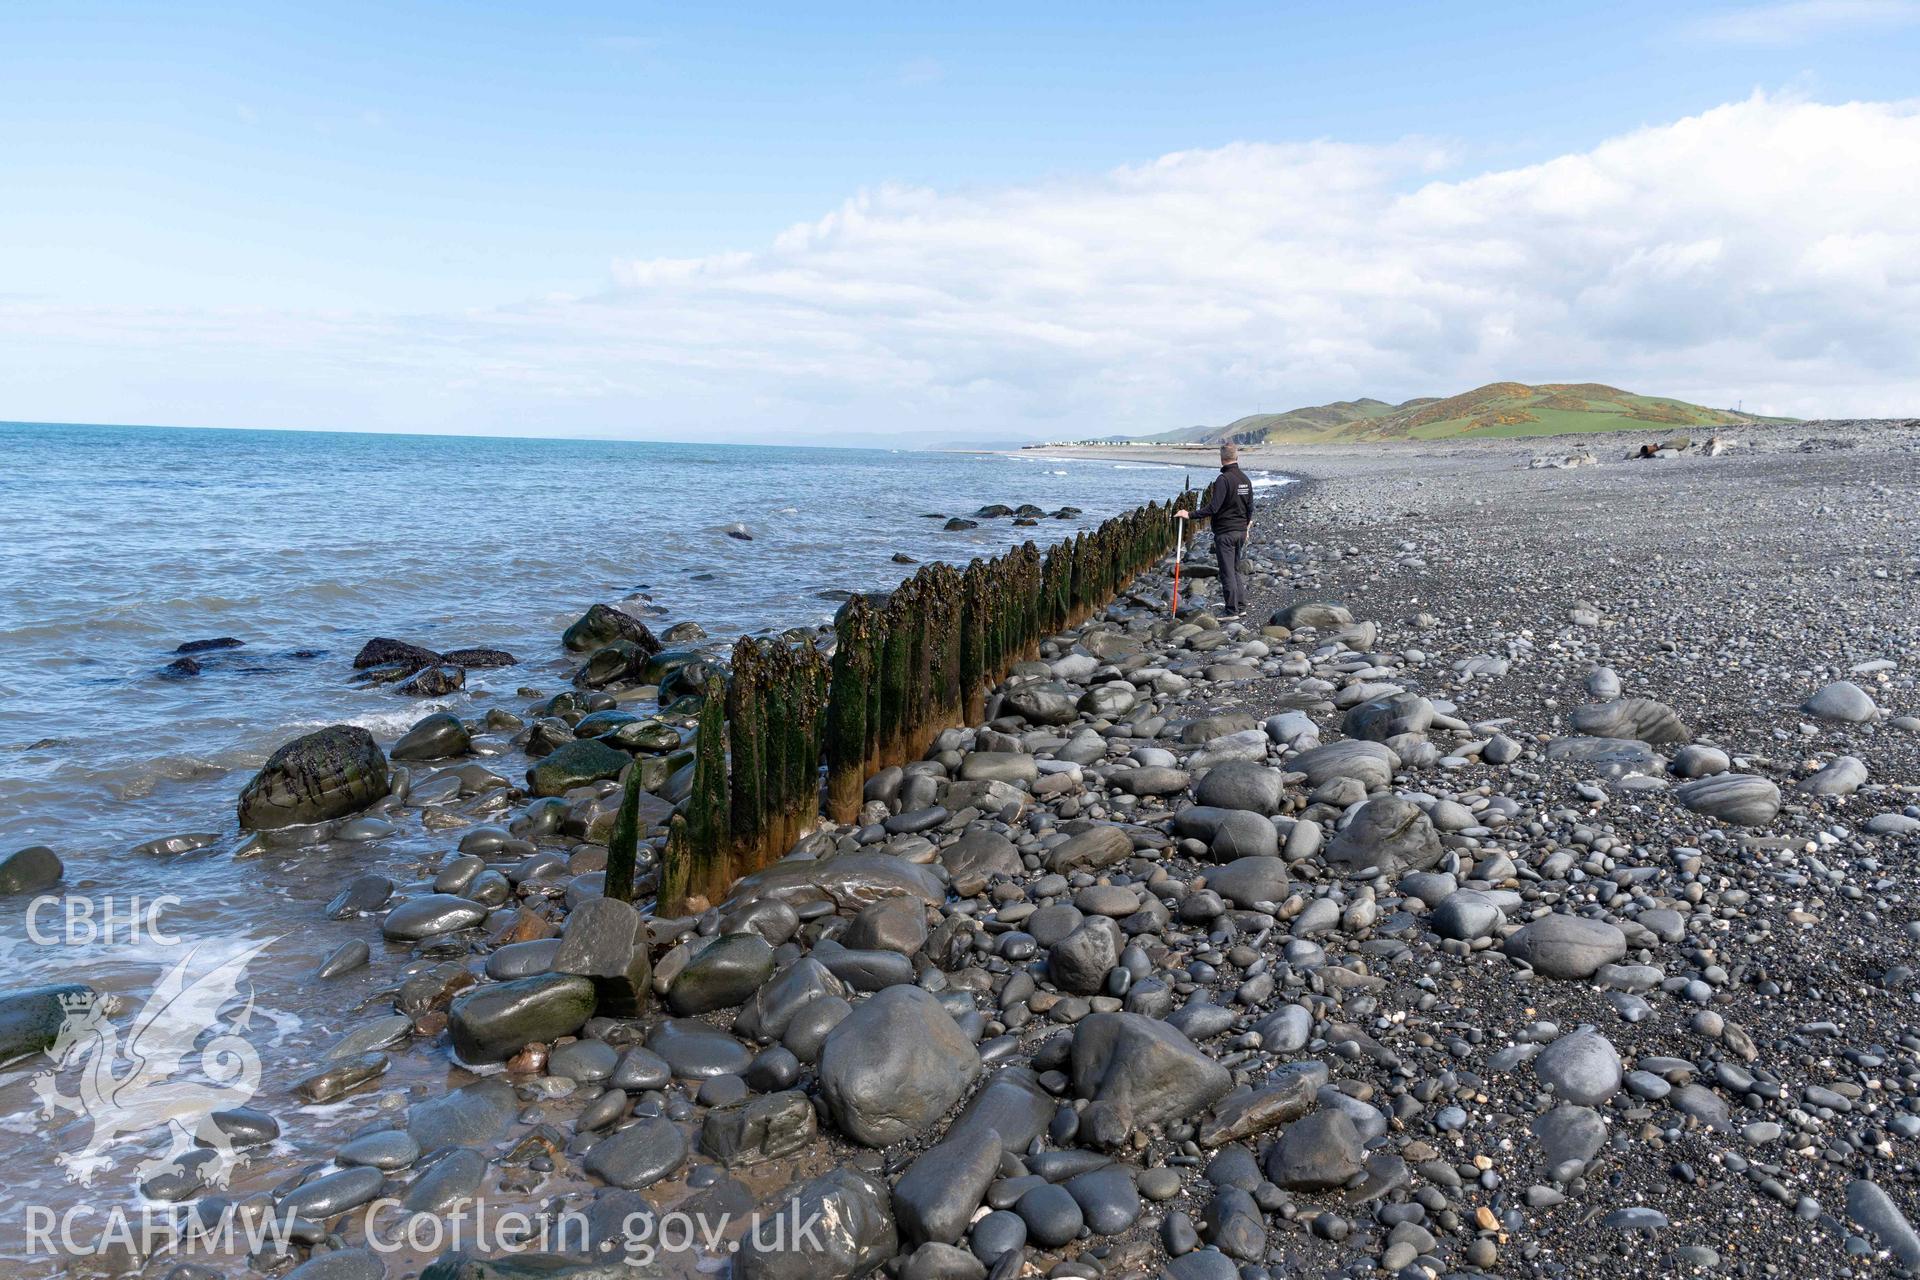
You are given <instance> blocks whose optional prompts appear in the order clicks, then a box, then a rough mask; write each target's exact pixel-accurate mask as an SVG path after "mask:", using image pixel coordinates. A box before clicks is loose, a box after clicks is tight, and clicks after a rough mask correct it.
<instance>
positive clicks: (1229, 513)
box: [1193, 462, 1253, 537]
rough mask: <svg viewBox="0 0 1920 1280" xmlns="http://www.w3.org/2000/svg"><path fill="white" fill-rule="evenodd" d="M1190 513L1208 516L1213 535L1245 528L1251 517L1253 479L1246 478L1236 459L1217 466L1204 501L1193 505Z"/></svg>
mask: <svg viewBox="0 0 1920 1280" xmlns="http://www.w3.org/2000/svg"><path fill="white" fill-rule="evenodd" d="M1193 514H1194V515H1195V517H1201V516H1206V517H1210V518H1211V519H1212V520H1213V532H1214V535H1215V536H1216V537H1217V536H1219V535H1220V534H1223V533H1224V534H1228V535H1232V534H1236V533H1245V532H1246V531H1247V524H1248V523H1249V522H1250V521H1251V520H1252V519H1253V481H1251V480H1249V479H1247V473H1246V472H1244V471H1242V470H1241V469H1240V464H1239V463H1237V462H1236V463H1231V464H1229V465H1227V466H1224V467H1222V468H1220V474H1219V475H1218V476H1217V477H1216V478H1215V479H1214V482H1213V483H1212V484H1211V485H1209V486H1208V487H1207V499H1206V501H1205V502H1202V503H1201V504H1200V505H1199V506H1198V507H1196V508H1195V509H1194V512H1193Z"/></svg>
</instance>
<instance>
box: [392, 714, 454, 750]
mask: <svg viewBox="0 0 1920 1280" xmlns="http://www.w3.org/2000/svg"><path fill="white" fill-rule="evenodd" d="M472 745H473V739H472V737H471V736H470V735H469V734H468V733H467V726H466V725H464V724H462V723H460V717H458V716H456V715H453V714H451V713H449V712H445V711H437V712H435V713H434V714H433V715H430V716H428V717H426V719H424V720H421V721H419V722H418V723H416V724H415V725H414V726H413V728H411V729H409V730H407V732H406V735H405V736H404V737H402V738H401V739H400V741H398V742H396V743H394V744H393V758H394V759H395V760H444V759H446V758H447V757H448V756H457V755H463V754H465V753H466V751H467V749H468V748H469V747H471V746H472Z"/></svg>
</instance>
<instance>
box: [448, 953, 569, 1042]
mask: <svg viewBox="0 0 1920 1280" xmlns="http://www.w3.org/2000/svg"><path fill="white" fill-rule="evenodd" d="M593 1007H594V988H593V983H592V982H591V981H590V980H588V979H587V978H584V977H579V976H576V975H573V974H568V973H543V974H539V975H537V976H535V977H531V978H518V979H515V980H514V981H512V982H494V983H487V984H484V985H482V986H478V987H474V988H472V989H471V990H469V991H467V992H465V993H463V994H462V995H459V996H456V997H454V1001H453V1004H452V1006H451V1007H450V1008H449V1009H448V1011H447V1015H448V1023H447V1025H448V1029H449V1030H450V1031H451V1032H452V1033H453V1047H454V1052H455V1053H457V1054H458V1055H459V1056H460V1059H461V1060H462V1061H464V1062H470V1063H487V1062H504V1061H505V1060H506V1059H508V1058H510V1057H512V1056H513V1055H514V1054H515V1053H518V1052H519V1051H520V1049H521V1048H522V1047H524V1046H525V1045H528V1044H531V1043H534V1042H536V1041H539V1042H543V1043H544V1042H549V1041H552V1040H555V1039H557V1038H558V1037H560V1036H565V1035H572V1034H573V1033H574V1032H576V1031H578V1030H579V1029H580V1027H581V1026H582V1025H583V1024H584V1023H585V1022H586V1020H587V1019H588V1018H590V1017H592V1016H593Z"/></svg>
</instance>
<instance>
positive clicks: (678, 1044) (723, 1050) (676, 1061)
mask: <svg viewBox="0 0 1920 1280" xmlns="http://www.w3.org/2000/svg"><path fill="white" fill-rule="evenodd" d="M647 1050H648V1052H650V1053H653V1054H656V1055H658V1056H659V1058H660V1059H661V1060H662V1061H663V1062H665V1063H666V1064H667V1065H668V1067H670V1068H671V1069H672V1071H673V1074H674V1075H675V1076H677V1077H679V1078H680V1079H682V1080H711V1079H712V1078H713V1077H715V1076H734V1075H739V1074H740V1073H741V1072H743V1071H745V1070H746V1069H747V1068H748V1067H749V1066H751V1065H753V1051H752V1050H751V1049H749V1048H747V1046H745V1045H744V1044H741V1043H740V1042H739V1041H738V1040H735V1039H734V1038H733V1037H732V1036H730V1035H728V1034H727V1033H726V1032H724V1031H716V1030H714V1029H713V1028H712V1027H709V1026H707V1025H706V1024H705V1023H703V1022H694V1021H692V1020H691V1019H686V1018H669V1019H667V1020H666V1021H664V1022H662V1023H661V1024H660V1025H659V1026H658V1027H656V1028H654V1031H653V1034H651V1035H649V1036H648V1037H647ZM620 1078H621V1077H620V1074H619V1073H618V1072H616V1073H615V1076H614V1080H615V1083H619V1081H620Z"/></svg>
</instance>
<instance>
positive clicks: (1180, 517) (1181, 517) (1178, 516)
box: [1173, 511, 1187, 520]
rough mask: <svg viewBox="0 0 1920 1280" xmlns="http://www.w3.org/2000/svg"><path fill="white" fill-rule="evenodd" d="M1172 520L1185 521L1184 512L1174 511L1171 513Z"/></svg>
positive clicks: (1185, 515) (1185, 514)
mask: <svg viewBox="0 0 1920 1280" xmlns="http://www.w3.org/2000/svg"><path fill="white" fill-rule="evenodd" d="M1173 518H1174V519H1175V520H1185V519H1186V518H1187V513H1186V512H1185V511H1176V512H1174V513H1173Z"/></svg>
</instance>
